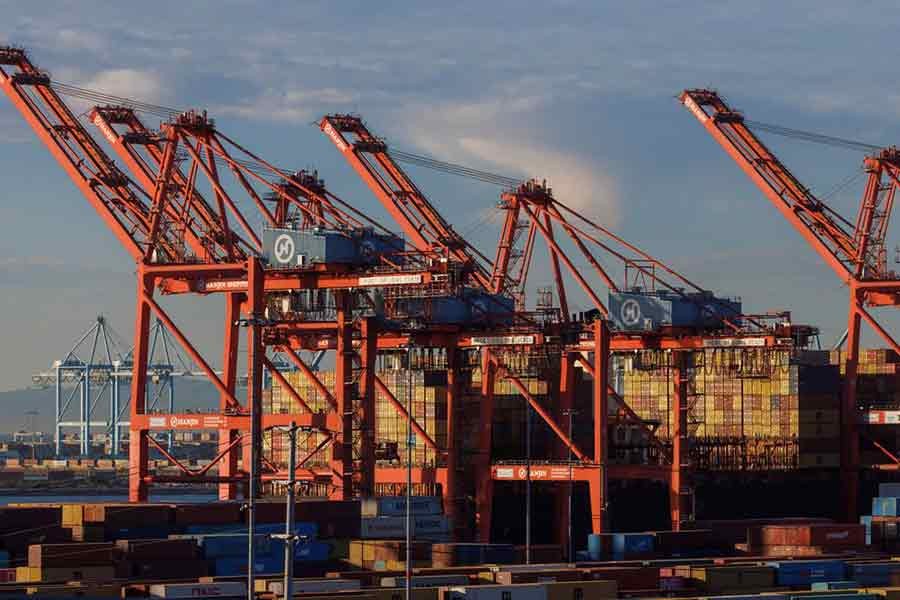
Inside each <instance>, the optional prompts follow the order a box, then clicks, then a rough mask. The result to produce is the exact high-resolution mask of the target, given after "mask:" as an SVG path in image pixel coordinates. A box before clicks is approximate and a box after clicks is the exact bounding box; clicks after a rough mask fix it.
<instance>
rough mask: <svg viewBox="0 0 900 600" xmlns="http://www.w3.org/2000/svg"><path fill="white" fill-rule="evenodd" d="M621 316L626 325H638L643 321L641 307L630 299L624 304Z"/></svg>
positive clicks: (620, 312) (620, 311)
mask: <svg viewBox="0 0 900 600" xmlns="http://www.w3.org/2000/svg"><path fill="white" fill-rule="evenodd" d="M619 315H620V316H621V317H622V322H623V323H625V324H626V325H629V326H630V325H637V324H638V323H639V322H640V320H641V305H640V304H638V303H637V300H635V299H633V298H629V299H628V300H626V301H625V302H623V303H622V307H621V308H620V309H619Z"/></svg>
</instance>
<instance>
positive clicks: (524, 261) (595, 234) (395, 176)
mask: <svg viewBox="0 0 900 600" xmlns="http://www.w3.org/2000/svg"><path fill="white" fill-rule="evenodd" d="M320 126H321V129H322V131H323V132H324V133H325V134H326V135H327V136H328V137H329V138H330V139H331V140H332V142H333V143H334V144H335V146H336V147H337V149H338V150H339V151H340V152H341V153H342V154H343V156H344V157H345V158H347V160H348V161H349V162H350V164H351V166H352V167H353V168H354V169H355V170H356V171H357V172H358V173H360V174H361V175H362V178H363V180H364V181H365V182H366V183H367V184H368V185H369V186H370V188H371V189H372V191H373V193H374V195H375V196H376V197H377V198H379V200H381V202H382V203H383V204H384V205H385V207H386V209H387V210H388V211H389V212H392V214H393V213H394V212H396V211H398V210H399V208H398V205H399V206H400V207H402V209H403V210H404V211H407V212H404V214H403V215H402V216H401V217H400V224H401V226H403V227H404V230H405V231H406V232H407V233H408V234H409V235H410V236H411V237H412V236H413V235H415V234H417V233H420V232H422V231H434V230H429V229H428V228H427V227H423V226H421V224H422V223H444V221H443V220H442V219H441V220H439V219H436V218H434V216H433V214H434V212H435V211H434V209H433V207H432V206H431V205H430V204H427V202H425V201H424V200H423V198H424V196H422V195H421V192H419V191H418V188H416V186H415V185H414V184H413V183H412V179H411V177H410V176H409V175H408V174H406V173H405V172H404V171H403V170H402V168H401V167H400V166H399V165H398V164H397V163H398V162H399V161H400V160H402V161H403V162H410V163H411V164H414V165H419V166H424V167H428V168H435V169H437V170H440V171H444V172H447V173H451V174H454V175H464V176H468V177H471V178H473V179H477V180H480V181H486V182H488V183H494V184H498V185H500V186H502V187H505V188H506V189H504V191H503V192H502V193H501V195H500V199H501V202H500V209H501V210H502V211H503V213H504V221H503V226H502V229H501V232H500V239H499V241H498V244H497V250H496V255H495V259H494V261H493V264H492V265H491V267H490V268H489V269H488V268H486V269H484V270H483V271H479V273H485V272H486V273H488V274H489V277H487V278H484V277H481V278H478V279H476V282H477V284H479V285H482V286H484V287H486V289H487V290H488V291H489V292H492V293H505V294H508V295H510V296H512V297H514V298H515V299H516V301H517V307H518V308H519V310H518V311H517V314H516V317H517V322H518V323H522V324H531V325H532V327H533V326H534V324H535V323H537V322H538V321H542V322H547V321H549V322H551V323H553V324H554V327H552V329H551V330H549V331H548V330H545V331H544V335H542V336H531V335H527V334H528V333H529V332H530V331H532V330H529V329H527V328H526V329H525V330H523V332H522V333H523V334H526V335H522V336H520V340H519V342H520V346H521V347H520V348H519V349H517V352H518V353H519V355H520V356H528V355H529V353H539V352H540V351H541V350H545V349H546V344H547V342H548V341H549V340H550V339H552V338H550V337H548V334H550V335H554V336H557V339H559V340H560V342H559V343H558V344H557V346H556V347H555V348H554V352H556V353H557V356H556V359H557V360H559V361H560V370H559V377H560V379H559V381H558V382H554V385H555V386H557V387H556V390H555V391H557V392H558V394H556V400H557V401H556V405H555V406H550V407H546V406H542V405H541V403H540V402H539V401H538V400H537V399H536V398H535V397H534V396H533V395H532V394H531V393H529V392H528V389H527V386H526V385H525V384H524V383H523V381H522V380H521V378H520V377H518V376H517V374H516V372H515V370H514V369H512V368H510V366H509V365H508V364H506V362H505V357H504V354H503V352H504V349H503V348H496V349H488V350H486V351H485V352H484V354H483V357H482V365H481V370H482V383H481V398H480V404H479V408H480V427H481V429H480V438H479V456H480V457H481V459H482V464H481V465H479V470H478V475H477V481H476V496H477V497H476V503H477V514H478V529H479V535H480V537H481V539H482V540H485V541H486V540H487V539H488V538H489V535H490V527H491V511H492V504H493V482H494V481H495V480H499V481H504V480H505V481H509V480H523V479H526V478H528V479H531V478H532V477H533V475H532V474H533V473H538V474H539V475H538V477H539V478H540V480H542V481H545V482H552V483H557V484H564V483H566V482H568V481H570V480H571V479H574V480H576V481H583V482H586V483H587V484H588V488H589V498H590V505H591V516H592V524H593V525H592V527H593V530H594V531H595V532H598V531H601V530H602V529H603V527H604V522H605V520H606V516H605V515H606V508H607V494H606V488H607V486H606V480H607V477H608V476H609V477H616V478H634V479H654V480H661V481H664V482H666V483H667V484H668V485H669V490H670V511H671V515H670V516H671V521H672V525H673V527H674V528H676V529H677V528H678V527H679V526H680V524H681V523H682V521H683V520H686V519H690V518H691V514H692V505H693V502H692V489H691V482H690V474H691V470H692V467H691V465H690V464H689V462H688V460H687V451H688V437H689V431H688V429H689V427H688V415H689V414H690V413H691V411H692V409H693V406H694V404H695V403H696V402H697V395H696V394H691V393H690V389H689V378H690V373H689V371H690V369H689V366H688V362H689V361H688V354H689V353H690V352H692V351H697V350H701V349H703V348H706V347H709V346H710V345H712V344H714V343H716V342H718V343H728V344H733V345H734V346H736V347H739V346H741V345H742V344H744V343H747V344H751V343H752V344H754V345H759V346H760V347H768V348H773V347H784V344H785V340H791V339H792V331H794V330H792V328H791V327H790V326H787V327H785V326H775V327H773V326H770V324H765V323H762V322H761V321H760V320H759V319H756V318H753V317H747V316H744V315H742V314H741V311H740V307H739V306H738V305H736V304H735V303H730V302H728V301H726V300H723V299H720V298H717V297H715V296H714V295H712V294H711V293H710V292H708V291H706V290H704V289H703V288H701V287H700V286H699V285H697V284H696V283H694V282H692V281H691V280H689V279H688V278H686V277H685V276H684V275H682V274H680V273H678V272H677V271H676V270H675V269H673V268H672V267H670V266H668V265H667V264H665V263H664V262H663V261H661V260H659V259H657V258H655V257H654V256H652V255H650V254H649V253H647V252H646V251H644V250H642V249H640V248H638V247H637V246H635V245H634V244H632V243H630V242H628V241H627V240H625V239H623V238H622V237H620V236H618V235H616V234H615V233H613V232H612V231H610V230H609V229H607V228H605V227H603V226H602V225H600V224H598V223H596V222H594V221H592V220H590V219H588V218H586V217H584V216H583V215H581V214H579V213H578V212H577V211H575V210H573V209H571V208H569V207H568V206H566V205H565V204H564V203H563V202H561V201H559V200H558V199H556V198H555V197H554V195H553V191H552V189H551V188H550V187H549V186H547V184H546V182H541V181H537V180H528V181H525V182H522V183H519V184H514V185H511V183H510V180H509V179H508V178H504V177H500V176H497V175H494V174H490V173H485V172H481V171H474V170H472V169H470V168H467V167H461V166H459V165H453V164H451V163H442V162H441V161H437V160H435V159H432V158H428V157H421V156H416V155H411V154H409V153H406V152H396V154H397V159H395V158H394V157H392V154H395V152H394V151H391V150H389V148H388V145H387V143H386V142H385V141H384V140H382V139H381V138H378V137H376V136H375V135H374V134H373V133H372V132H371V131H370V130H369V129H368V128H367V127H366V125H365V124H363V122H362V120H361V119H360V118H359V117H356V116H348V115H332V116H326V117H324V118H323V119H322V120H321V121H320ZM348 133H349V134H352V135H348ZM373 156H374V157H375V158H372V157H373ZM373 163H374V164H373ZM376 172H378V173H382V174H381V175H375V173H376ZM384 173H387V175H385V174H384ZM397 189H403V190H411V192H410V193H409V194H406V195H404V194H399V193H396V192H395V190H397ZM412 197H414V198H415V199H416V201H415V202H412V201H411V202H403V199H405V198H412ZM437 231H438V233H433V232H432V233H429V235H428V237H427V238H425V240H424V242H423V245H422V246H421V248H423V249H430V248H434V247H435V246H439V247H442V248H444V249H446V250H451V249H453V248H456V249H460V248H463V247H464V246H466V247H467V248H468V250H467V254H466V255H460V258H461V260H468V259H469V257H472V256H479V257H480V256H483V255H482V254H481V253H478V252H477V250H474V249H473V248H471V247H470V246H468V245H467V244H462V243H456V244H451V245H446V244H444V243H443V241H445V240H447V239H450V238H452V237H453V236H454V235H455V234H454V233H453V231H452V230H451V229H448V228H440V227H439V228H437ZM539 241H542V242H543V250H544V251H545V252H546V255H547V257H548V260H549V262H550V268H551V273H552V281H553V285H554V287H553V290H552V292H555V295H556V298H557V299H558V302H559V306H558V308H555V309H553V310H552V311H551V312H552V314H546V313H545V314H544V315H540V316H538V315H535V314H534V313H531V312H529V311H528V310H526V308H525V291H526V285H527V283H528V275H529V273H530V272H531V267H532V264H533V261H534V260H535V256H536V251H537V246H538V244H539ZM469 252H471V254H469ZM473 261H474V258H473ZM611 268H616V269H619V270H620V271H621V275H623V276H624V277H623V279H624V282H623V283H621V284H619V283H617V282H616V280H617V279H618V276H619V275H620V274H619V273H614V272H612V271H611ZM571 282H574V285H575V290H572V289H569V286H570V283H571ZM604 288H605V289H606V290H608V292H609V299H610V305H609V306H608V305H607V303H606V302H604V300H603V299H601V297H600V295H601V292H600V290H602V289H604ZM573 291H580V292H581V293H582V294H583V295H584V297H585V298H586V299H587V302H588V306H589V307H590V309H589V310H588V311H587V312H586V313H582V315H581V317H579V316H578V315H572V314H571V313H570V308H569V306H570V299H571V298H573ZM552 292H551V294H552ZM656 299H665V300H666V301H670V302H673V301H674V302H679V303H681V305H682V306H691V307H693V308H694V309H695V311H696V312H695V313H694V314H695V316H694V321H693V322H691V323H686V324H677V325H674V326H672V325H670V326H666V327H658V326H656V325H654V326H652V327H646V326H645V319H643V318H642V317H641V306H645V305H646V304H645V303H652V302H654V301H655V300H656ZM722 338H724V339H722ZM539 340H540V342H541V344H538V343H537V342H538V341H539ZM788 343H790V342H788ZM538 346H541V347H540V348H539V347H538ZM644 349H657V350H664V351H668V352H672V353H674V357H673V361H672V362H673V367H674V379H675V382H676V385H675V398H674V399H673V408H672V411H673V413H674V414H676V415H677V419H676V427H675V435H674V439H673V443H672V448H671V451H669V450H668V448H667V447H666V446H665V444H664V443H663V442H662V441H660V440H658V439H657V438H656V436H655V434H654V433H653V432H652V431H650V429H649V427H648V426H647V425H646V424H645V423H643V421H642V420H641V419H640V418H639V417H638V416H637V414H636V413H635V412H634V411H633V410H631V408H630V407H629V406H628V404H627V402H625V400H624V399H622V398H621V397H619V396H618V395H617V394H616V393H615V391H614V389H613V388H612V386H611V384H610V382H609V373H608V356H609V354H610V353H611V352H629V351H639V350H644ZM576 366H577V367H580V368H581V369H582V370H583V371H584V372H585V373H587V374H588V375H589V376H590V377H591V378H592V381H593V393H592V402H593V406H592V410H591V413H592V414H593V417H594V423H593V439H591V440H582V441H581V444H584V443H585V442H588V443H590V444H591V446H590V447H591V448H592V450H587V449H586V448H582V447H581V445H580V444H579V442H578V441H576V440H574V439H573V438H572V436H571V434H570V433H567V432H566V431H565V428H564V427H562V426H561V425H560V423H562V422H563V417H564V415H566V414H567V413H569V411H571V409H572V408H573V406H574V393H575V388H574V381H575V370H576ZM501 379H505V380H507V381H509V382H510V383H512V384H513V386H514V387H515V388H516V389H517V390H518V392H519V393H520V394H521V395H522V397H523V398H525V399H526V401H527V402H528V405H529V407H530V408H531V409H532V410H534V412H535V413H536V414H538V415H539V416H540V417H541V419H542V420H543V421H544V422H545V423H547V425H548V426H549V427H550V429H551V430H552V431H553V432H554V433H555V434H556V436H557V438H558V440H559V444H558V447H557V449H556V453H555V458H556V459H558V460H560V461H563V462H565V461H566V458H567V456H568V457H571V458H570V459H569V460H572V461H574V462H575V463H576V466H575V467H573V468H572V469H566V468H565V467H560V465H559V464H551V463H538V464H532V465H531V467H533V468H526V467H524V466H523V465H517V466H510V465H509V464H495V463H493V462H492V459H491V435H492V432H491V422H492V415H493V411H494V404H493V396H494V392H493V390H494V382H495V381H498V380H501ZM610 397H612V398H613V403H612V405H611V404H610V400H609V399H610ZM613 406H614V407H615V409H616V410H615V411H614V412H615V413H616V414H617V415H621V417H622V418H623V419H625V420H627V421H628V422H630V423H633V424H636V425H637V426H638V427H640V428H642V429H643V431H644V432H645V433H646V434H647V437H648V439H649V440H650V443H652V444H655V445H657V447H659V448H660V449H662V451H663V454H665V455H666V459H667V462H668V464H666V465H662V466H642V465H610V464H608V460H607V456H606V446H607V429H608V426H607V420H608V414H609V413H610V408H612V407H613ZM586 447H587V446H586ZM562 497H563V496H562V495H561V494H559V495H557V499H558V500H561V498H562ZM567 511H568V505H567V504H566V503H564V502H561V501H560V502H559V504H558V514H559V515H562V516H563V517H564V516H565V514H566V513H567ZM564 521H565V518H564V519H563V522H564ZM564 529H565V528H564V527H559V528H558V530H559V531H560V534H561V535H562V534H563V533H564ZM560 541H561V542H563V541H564V540H563V539H561V540H560Z"/></svg>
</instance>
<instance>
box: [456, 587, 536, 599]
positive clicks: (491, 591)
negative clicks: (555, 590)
mask: <svg viewBox="0 0 900 600" xmlns="http://www.w3.org/2000/svg"><path fill="white" fill-rule="evenodd" d="M444 598H445V600H547V586H545V585H544V584H542V583H519V584H514V585H477V586H466V587H451V588H449V589H448V590H447V593H446V595H445V596H444Z"/></svg>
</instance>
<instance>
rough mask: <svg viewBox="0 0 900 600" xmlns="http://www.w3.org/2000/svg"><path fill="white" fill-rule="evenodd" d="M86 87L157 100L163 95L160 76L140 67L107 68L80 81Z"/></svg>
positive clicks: (114, 93) (118, 94) (140, 98)
mask: <svg viewBox="0 0 900 600" xmlns="http://www.w3.org/2000/svg"><path fill="white" fill-rule="evenodd" d="M80 85H82V86H83V87H86V88H88V89H92V90H97V91H100V92H105V93H107V94H112V95H114V96H122V97H125V98H135V99H137V100H143V101H145V102H159V101H160V100H161V99H162V97H163V95H164V85H163V81H162V77H161V76H160V75H159V74H158V73H156V72H155V71H148V70H140V69H108V70H105V71H100V72H98V73H96V74H94V75H93V76H92V77H90V78H89V79H88V80H87V81H84V82H83V83H81V84H80Z"/></svg>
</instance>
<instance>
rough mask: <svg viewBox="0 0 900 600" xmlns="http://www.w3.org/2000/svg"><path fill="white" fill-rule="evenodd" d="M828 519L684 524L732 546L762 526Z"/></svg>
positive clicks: (806, 523) (827, 521)
mask: <svg viewBox="0 0 900 600" xmlns="http://www.w3.org/2000/svg"><path fill="white" fill-rule="evenodd" d="M831 522H832V521H831V520H830V519H809V518H802V517H785V518H780V519H779V518H773V519H724V520H711V521H690V522H687V523H685V524H684V527H685V528H687V529H710V530H712V531H713V532H714V534H715V535H716V537H717V538H718V539H720V540H724V541H727V542H729V543H732V544H743V543H747V541H748V530H750V529H754V528H759V527H762V526H764V525H809V524H812V523H831Z"/></svg>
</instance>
